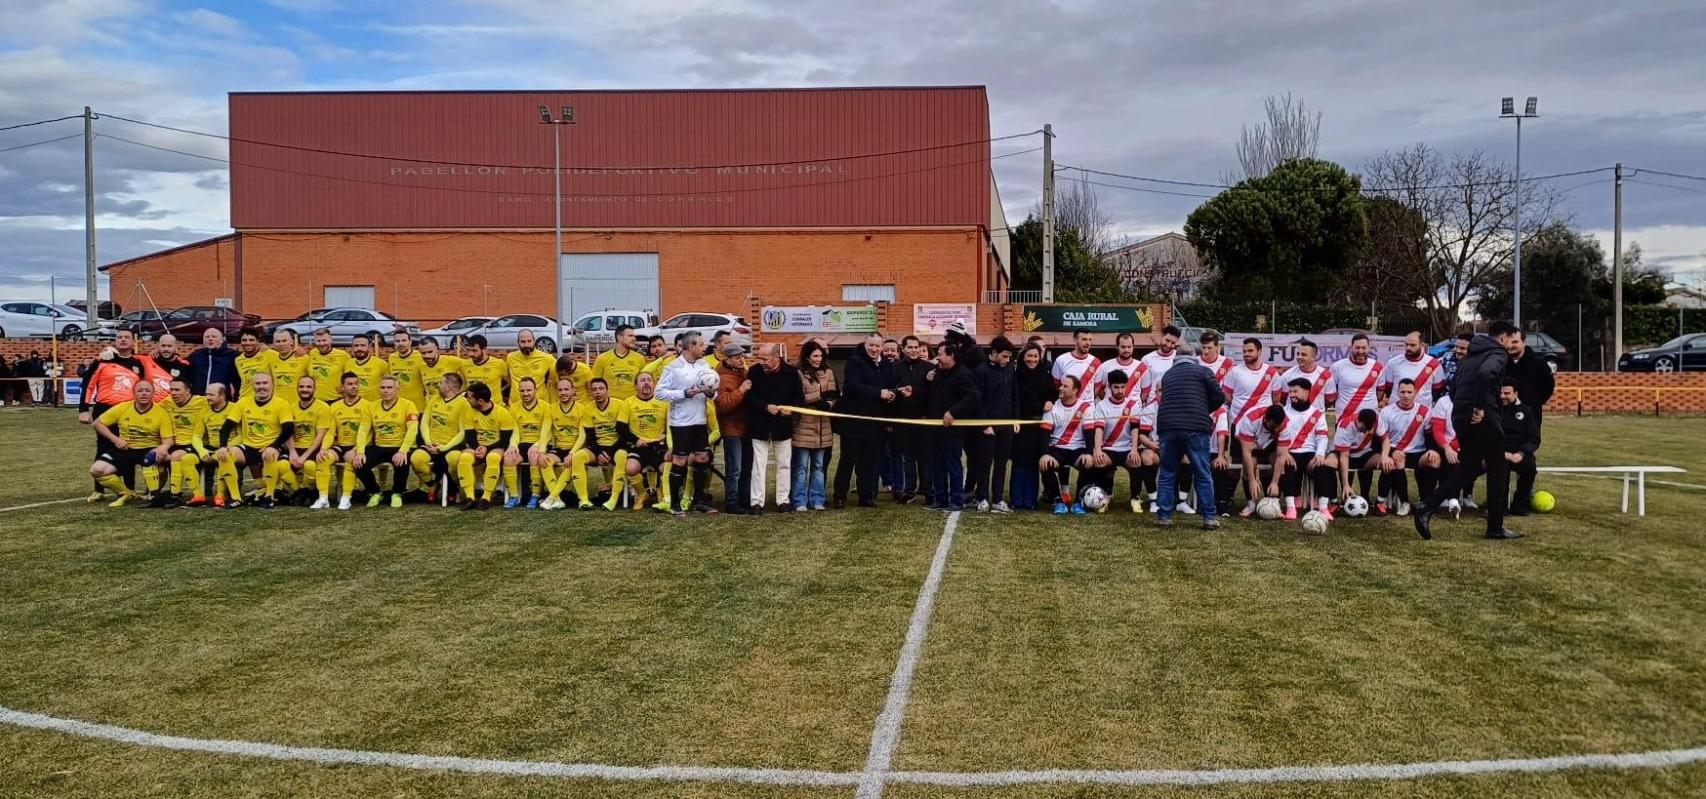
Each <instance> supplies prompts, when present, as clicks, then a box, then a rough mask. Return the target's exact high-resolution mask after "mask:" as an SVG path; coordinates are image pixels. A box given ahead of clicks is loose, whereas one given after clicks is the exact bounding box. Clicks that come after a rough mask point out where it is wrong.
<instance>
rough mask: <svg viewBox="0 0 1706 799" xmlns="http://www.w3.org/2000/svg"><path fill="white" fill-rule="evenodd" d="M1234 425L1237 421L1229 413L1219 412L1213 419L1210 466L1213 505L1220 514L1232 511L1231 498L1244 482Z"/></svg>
mask: <svg viewBox="0 0 1706 799" xmlns="http://www.w3.org/2000/svg"><path fill="white" fill-rule="evenodd" d="M1235 427H1237V421H1236V420H1234V419H1233V418H1232V415H1231V414H1221V415H1220V416H1219V417H1218V418H1216V419H1215V420H1214V440H1213V443H1214V460H1213V461H1211V462H1210V468H1212V469H1213V470H1214V500H1215V505H1216V508H1217V509H1218V510H1219V511H1220V513H1221V514H1222V515H1228V514H1230V513H1231V512H1232V498H1233V496H1234V495H1235V494H1237V493H1238V484H1239V483H1242V482H1244V481H1243V480H1242V479H1241V474H1240V472H1239V470H1240V469H1241V468H1242V467H1241V464H1242V463H1243V462H1244V461H1243V458H1242V455H1243V448H1242V447H1241V446H1239V444H1238V436H1237V435H1236V431H1235V430H1234V429H1233V428H1235Z"/></svg>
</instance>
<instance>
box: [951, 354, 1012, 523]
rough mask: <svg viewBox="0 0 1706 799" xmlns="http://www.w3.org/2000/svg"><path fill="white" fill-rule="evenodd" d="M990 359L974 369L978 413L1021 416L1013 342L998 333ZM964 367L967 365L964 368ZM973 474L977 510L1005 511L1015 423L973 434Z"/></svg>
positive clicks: (971, 482)
mask: <svg viewBox="0 0 1706 799" xmlns="http://www.w3.org/2000/svg"><path fill="white" fill-rule="evenodd" d="M989 353H990V354H989V359H988V360H986V361H984V362H983V364H982V365H981V366H978V367H976V368H974V369H973V370H972V381H973V382H975V383H976V384H977V395H978V401H979V402H980V403H981V404H980V406H979V409H978V415H979V416H981V417H983V418H985V419H1018V418H1020V417H1019V371H1018V369H1016V368H1014V366H1013V342H1011V341H1008V340H1007V337H1006V336H996V337H995V339H994V340H993V341H990V342H989ZM962 368H964V367H962ZM969 440H970V442H971V448H970V450H971V451H970V455H969V458H970V461H971V476H970V478H969V479H968V481H967V482H968V483H969V485H968V487H967V489H966V491H967V493H969V494H971V501H972V502H973V503H975V504H976V505H977V509H978V510H993V511H995V512H996V513H1006V512H1007V511H1008V510H1010V509H1009V508H1008V506H1007V503H1006V502H1004V501H1002V493H1001V492H1002V489H1004V488H1006V486H1007V461H1008V459H1009V458H1011V457H1012V454H1013V425H1010V424H1005V425H991V426H989V427H982V428H978V430H977V432H976V433H974V434H973V435H972V436H971V437H970V439H969Z"/></svg>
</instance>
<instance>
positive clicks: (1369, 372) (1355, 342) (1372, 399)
mask: <svg viewBox="0 0 1706 799" xmlns="http://www.w3.org/2000/svg"><path fill="white" fill-rule="evenodd" d="M1384 371H1386V370H1385V367H1383V366H1381V365H1380V362H1379V361H1377V360H1375V359H1374V357H1373V356H1372V355H1370V354H1369V344H1368V336H1365V335H1363V334H1361V333H1358V334H1356V335H1354V336H1352V337H1351V354H1350V357H1348V358H1342V359H1340V360H1339V362H1338V363H1335V364H1333V367H1332V372H1333V377H1332V382H1331V383H1329V384H1328V385H1327V403H1328V404H1329V405H1332V406H1333V410H1334V412H1335V413H1336V414H1337V415H1338V419H1339V426H1340V427H1350V426H1351V425H1352V424H1355V423H1356V418H1357V412H1358V411H1360V410H1362V409H1363V408H1373V409H1375V410H1380V375H1381V373H1382V372H1384Z"/></svg>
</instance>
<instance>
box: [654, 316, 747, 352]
mask: <svg viewBox="0 0 1706 799" xmlns="http://www.w3.org/2000/svg"><path fill="white" fill-rule="evenodd" d="M718 331H726V332H727V333H728V334H729V338H730V339H732V340H733V341H734V342H735V343H736V344H739V345H741V346H742V347H751V346H752V326H751V325H748V324H747V323H746V320H745V319H743V318H741V317H739V316H736V315H734V314H726V313H706V312H703V311H689V312H688V313H678V314H676V315H674V316H671V317H670V318H669V319H668V320H667V321H665V322H664V323H663V324H661V325H658V326H657V327H650V328H643V329H641V330H639V331H637V332H638V333H639V334H640V335H642V336H663V337H664V340H666V341H669V342H671V343H673V342H674V341H675V337H676V336H677V335H680V334H682V333H699V334H700V335H703V336H704V337H705V339H706V340H707V341H708V340H710V338H711V336H712V335H713V334H715V333H717V332H718Z"/></svg>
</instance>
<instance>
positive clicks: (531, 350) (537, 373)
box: [504, 330, 557, 405]
mask: <svg viewBox="0 0 1706 799" xmlns="http://www.w3.org/2000/svg"><path fill="white" fill-rule="evenodd" d="M533 341H534V338H533V331H531V330H523V331H521V332H520V333H517V334H516V335H515V346H516V350H515V352H512V353H510V354H508V355H506V356H504V363H505V365H506V368H507V369H508V370H509V404H510V405H514V404H515V403H516V402H517V401H518V400H520V399H521V389H520V388H519V384H520V383H521V379H522V378H524V377H531V378H533V385H534V386H535V387H537V386H549V385H554V384H556V382H557V358H556V356H554V355H550V354H548V353H545V352H541V351H539V349H538V348H537V347H534V346H533Z"/></svg>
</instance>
